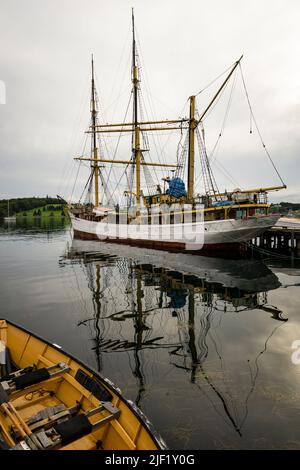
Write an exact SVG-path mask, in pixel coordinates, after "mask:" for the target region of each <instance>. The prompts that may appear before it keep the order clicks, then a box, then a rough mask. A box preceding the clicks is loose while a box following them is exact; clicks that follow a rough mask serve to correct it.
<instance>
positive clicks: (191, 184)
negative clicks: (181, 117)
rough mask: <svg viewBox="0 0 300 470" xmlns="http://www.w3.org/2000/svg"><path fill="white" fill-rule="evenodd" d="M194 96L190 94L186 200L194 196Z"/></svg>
mask: <svg viewBox="0 0 300 470" xmlns="http://www.w3.org/2000/svg"><path fill="white" fill-rule="evenodd" d="M196 127H197V125H196V120H195V96H190V119H189V153H188V201H189V202H191V201H192V199H193V196H194V178H195V176H194V175H195V129H196Z"/></svg>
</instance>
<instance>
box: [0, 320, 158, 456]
mask: <svg viewBox="0 0 300 470" xmlns="http://www.w3.org/2000/svg"><path fill="white" fill-rule="evenodd" d="M0 448H1V449H15V450H24V449H26V450H44V449H46V450H50V449H55V450H159V449H164V448H166V446H165V443H164V442H163V440H162V439H161V438H160V436H159V435H158V434H157V433H156V432H155V431H154V430H153V429H152V425H151V423H150V422H149V421H148V420H147V418H146V417H145V416H144V415H143V413H142V412H141V411H140V410H139V409H138V408H137V407H136V406H135V405H134V404H133V403H132V402H130V401H128V400H126V399H125V398H124V397H123V396H122V395H121V392H120V390H119V389H117V388H116V387H115V386H114V385H113V384H112V383H111V382H110V381H109V380H108V379H107V378H103V377H102V376H101V375H100V374H99V373H97V372H95V371H93V370H92V369H90V368H89V367H88V366H86V365H85V364H83V363H82V362H80V361H78V360H77V359H75V358H73V357H72V356H70V355H69V354H67V353H65V352H64V351H62V349H61V348H60V347H59V346H57V345H53V344H50V343H48V342H47V341H44V340H42V339H41V338H39V337H37V336H35V335H33V334H32V333H30V332H28V331H26V330H25V329H23V328H21V327H19V326H17V325H15V324H13V323H11V322H9V321H6V320H0Z"/></svg>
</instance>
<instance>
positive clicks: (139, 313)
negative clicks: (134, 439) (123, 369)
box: [133, 271, 148, 406]
mask: <svg viewBox="0 0 300 470" xmlns="http://www.w3.org/2000/svg"><path fill="white" fill-rule="evenodd" d="M135 274H136V311H135V316H134V329H135V334H134V339H135V347H134V359H135V369H134V371H133V373H134V375H135V376H136V377H137V378H138V380H139V389H138V394H137V397H136V400H135V402H136V404H137V405H138V406H139V403H140V401H141V399H142V396H143V393H144V392H145V378H144V374H143V368H142V365H141V358H140V351H141V349H142V346H143V332H144V331H145V330H146V329H148V327H147V326H146V325H145V323H144V319H143V303H142V297H143V291H142V280H141V273H140V272H139V271H136V273H135Z"/></svg>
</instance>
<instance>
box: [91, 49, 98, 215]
mask: <svg viewBox="0 0 300 470" xmlns="http://www.w3.org/2000/svg"><path fill="white" fill-rule="evenodd" d="M91 116H92V162H93V164H92V165H91V166H92V172H93V174H94V183H95V206H96V207H97V206H98V205H99V166H98V149H97V133H96V125H97V107H96V89H95V79H94V57H93V54H92V99H91Z"/></svg>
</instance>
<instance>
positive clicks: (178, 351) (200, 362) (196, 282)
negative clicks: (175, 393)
mask: <svg viewBox="0 0 300 470" xmlns="http://www.w3.org/2000/svg"><path fill="white" fill-rule="evenodd" d="M137 269H139V270H141V272H145V271H146V272H149V270H152V272H153V274H154V275H156V276H157V275H158V274H160V283H161V289H162V290H165V291H166V293H167V295H168V297H169V298H170V302H169V304H168V305H169V306H170V307H172V310H173V312H172V316H173V317H177V318H178V319H179V328H178V335H179V338H180V343H181V346H177V347H176V348H175V349H173V350H172V351H170V355H171V357H173V358H176V357H177V359H179V362H178V361H177V362H176V361H174V360H173V361H172V364H173V365H174V366H175V367H177V368H181V369H183V370H186V371H188V372H190V380H191V382H192V383H194V384H195V385H196V386H197V387H199V388H200V389H201V386H200V384H199V381H200V380H199V379H200V378H201V379H203V380H204V381H205V382H206V383H207V384H208V385H209V387H210V388H211V389H212V390H213V392H214V394H215V396H216V397H217V398H218V400H219V401H220V403H221V405H222V408H223V410H224V413H225V416H222V414H221V413H220V411H219V410H218V409H217V407H216V406H215V405H214V403H213V401H212V400H211V399H210V398H209V397H208V395H207V394H206V396H207V398H208V399H209V400H210V402H211V404H212V405H213V406H214V409H215V410H216V412H217V413H218V414H219V415H220V416H222V418H223V419H224V421H225V422H227V423H228V424H230V425H231V426H232V427H233V429H234V430H235V431H236V432H237V433H238V434H239V435H240V436H241V435H242V433H241V430H242V427H243V425H244V423H245V421H246V418H247V415H248V401H249V399H250V396H251V394H252V393H253V391H254V389H255V384H256V380H257V377H258V373H259V366H258V360H259V357H260V356H261V355H262V354H264V352H265V351H266V350H267V343H268V341H269V340H270V338H271V337H272V336H273V334H274V333H275V331H276V330H277V329H278V328H279V327H280V326H281V325H282V324H283V323H282V322H285V321H287V319H286V318H284V317H283V316H282V311H281V310H279V309H278V308H277V307H275V306H270V305H268V304H267V292H247V291H242V290H240V289H237V288H235V287H234V288H228V287H224V286H222V285H220V284H216V283H208V282H207V281H206V280H205V279H199V278H197V277H196V276H186V275H183V274H182V273H179V272H175V271H168V270H166V269H163V268H161V269H158V268H153V267H151V266H150V265H142V266H137ZM275 279H276V277H275ZM275 279H274V280H275ZM195 295H196V296H197V295H198V296H199V295H200V296H201V301H202V302H201V304H202V305H203V306H204V312H203V313H202V314H201V312H199V311H196V312H195V305H196V299H195ZM187 297H188V305H187V307H188V318H187V320H186V321H184V319H183V318H181V317H180V314H182V312H181V310H182V308H183V307H184V306H185V305H186V299H187ZM220 299H221V300H222V301H223V310H222V309H220V308H219V307H218V301H220ZM229 303H230V304H231V305H232V306H233V311H244V310H252V309H260V310H263V311H266V312H269V313H271V314H272V315H271V318H273V319H276V320H279V321H280V324H279V325H278V326H277V327H275V328H274V329H273V330H272V332H271V334H270V335H269V336H268V338H267V340H266V342H265V345H264V349H263V351H260V352H259V353H258V355H257V357H256V359H255V368H256V372H255V374H253V373H251V384H250V390H249V393H248V394H247V396H246V399H245V403H244V406H245V413H244V416H242V418H241V419H239V417H238V416H237V413H236V409H235V404H234V399H233V397H232V395H231V394H230V393H229V392H228V391H227V393H222V392H221V390H220V387H218V386H217V385H216V384H215V383H214V381H213V379H212V378H211V377H210V374H209V373H208V372H206V370H205V367H204V363H205V361H206V359H207V356H208V344H207V337H208V334H209V332H210V330H211V323H212V320H213V318H212V317H213V315H214V313H215V312H218V311H222V312H223V313H226V312H229V311H230V310H229ZM199 315H200V318H198V320H199V325H200V327H199V336H198V340H197V338H196V331H197V326H196V324H195V316H196V317H199ZM183 324H185V325H186V332H185V333H186V335H184V333H183V331H182V325H183ZM215 349H216V352H217V356H218V357H219V359H220V361H221V363H222V356H221V354H220V352H219V351H218V350H217V345H216V343H215ZM188 358H190V360H188ZM222 370H223V364H222ZM223 372H224V371H223ZM202 392H204V391H203V390H202ZM204 393H205V392H204ZM226 395H228V396H226Z"/></svg>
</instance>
